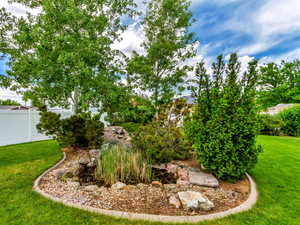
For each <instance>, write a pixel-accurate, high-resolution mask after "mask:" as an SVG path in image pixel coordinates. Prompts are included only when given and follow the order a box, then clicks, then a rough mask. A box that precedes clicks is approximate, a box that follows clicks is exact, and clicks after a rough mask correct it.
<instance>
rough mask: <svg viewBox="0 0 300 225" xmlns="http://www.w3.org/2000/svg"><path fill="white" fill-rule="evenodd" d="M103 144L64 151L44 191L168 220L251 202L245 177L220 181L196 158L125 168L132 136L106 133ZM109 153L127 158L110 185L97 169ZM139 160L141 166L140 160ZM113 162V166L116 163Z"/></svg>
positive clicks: (46, 178) (81, 202)
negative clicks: (248, 199)
mask: <svg viewBox="0 0 300 225" xmlns="http://www.w3.org/2000/svg"><path fill="white" fill-rule="evenodd" d="M104 143H105V144H103V145H102V148H101V149H92V150H84V149H80V150H78V149H77V150H74V149H72V148H65V149H64V152H65V155H66V157H65V160H64V161H63V162H62V163H61V164H60V165H59V166H58V167H57V168H55V169H53V170H52V171H50V172H49V173H47V174H45V175H44V176H43V177H42V179H41V180H40V184H39V187H40V189H41V190H43V191H44V192H46V193H47V194H49V195H51V196H53V197H57V198H59V199H61V200H63V201H65V202H68V203H75V204H79V205H82V206H90V207H94V208H99V209H108V210H116V211H124V212H132V213H143V214H157V215H169V216H183V215H203V214H211V213H214V212H220V211H225V210H228V209H230V208H234V207H236V206H238V205H240V204H241V203H243V202H244V201H245V200H246V199H247V198H248V195H249V192H250V186H249V181H248V179H247V178H245V179H243V180H241V181H238V182H235V183H229V182H224V181H219V180H218V179H216V178H215V176H214V175H212V174H211V173H208V172H207V171H205V170H204V169H203V168H201V166H200V165H199V163H198V162H197V161H196V160H193V159H189V160H172V161H171V162H168V163H161V164H152V165H147V166H148V168H147V167H144V166H143V165H142V164H140V165H128V166H127V167H126V166H124V165H122V164H124V161H122V160H128V159H129V158H126V154H124V152H126V151H129V150H128V146H130V145H131V137H130V136H129V134H128V132H127V131H126V130H124V129H123V128H122V127H116V126H115V127H107V128H105V129H104ZM112 143H113V144H112ZM124 146H126V147H124ZM109 151H113V152H112V153H113V154H114V155H119V154H121V156H120V157H124V158H123V159H119V161H117V162H116V163H118V166H117V167H116V168H110V169H111V170H113V169H115V171H114V172H115V173H116V174H117V176H115V177H114V176H113V174H109V176H110V177H109V178H107V180H109V182H107V180H106V181H104V180H103V177H104V175H103V173H104V172H103V171H102V176H101V174H100V173H101V172H100V171H99V170H100V168H101V169H107V168H106V167H104V166H103V165H101V163H102V161H101V160H109V159H108V158H107V156H108V155H109V154H110V153H109ZM120 151H124V152H123V153H120ZM111 156H112V155H111ZM127 157H132V156H127ZM133 157H139V156H137V155H134V156H133ZM130 160H132V158H130ZM139 160H141V161H143V159H142V158H139ZM104 163H105V162H104ZM109 163H111V164H110V165H109V166H112V167H113V164H114V162H112V161H109ZM141 165H142V168H141ZM122 166H123V167H122ZM134 166H135V167H136V168H135V169H136V170H137V173H139V174H135V175H136V176H134V175H131V176H132V177H129V176H128V174H126V172H125V170H126V169H127V170H129V169H130V167H134ZM139 166H140V168H138V167H139ZM118 170H119V171H118ZM120 170H124V172H121V171H120ZM143 173H144V174H143ZM146 173H148V174H146ZM118 175H120V176H119V177H118ZM122 176H123V177H122ZM126 176H128V177H126ZM119 180H121V181H122V182H121V181H119Z"/></svg>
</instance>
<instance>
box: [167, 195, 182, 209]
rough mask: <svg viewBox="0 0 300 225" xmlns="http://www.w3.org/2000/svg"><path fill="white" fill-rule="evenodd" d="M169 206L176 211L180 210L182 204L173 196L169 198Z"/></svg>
mask: <svg viewBox="0 0 300 225" xmlns="http://www.w3.org/2000/svg"><path fill="white" fill-rule="evenodd" d="M169 204H170V205H173V206H175V208H176V209H179V208H180V206H181V203H180V201H179V199H178V198H176V196H175V195H172V196H171V197H170V198H169Z"/></svg>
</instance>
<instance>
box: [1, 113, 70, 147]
mask: <svg viewBox="0 0 300 225" xmlns="http://www.w3.org/2000/svg"><path fill="white" fill-rule="evenodd" d="M55 112H56V113H59V114H61V115H62V116H61V117H62V118H66V117H69V116H71V114H72V112H71V111H62V110H56V111H55ZM39 118H40V116H39V112H38V111H36V110H0V146H4V145H11V144H19V143H25V142H32V141H42V140H48V139H51V137H47V136H45V135H42V134H40V133H38V131H37V129H36V125H37V124H38V122H39Z"/></svg>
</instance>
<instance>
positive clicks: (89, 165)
mask: <svg viewBox="0 0 300 225" xmlns="http://www.w3.org/2000/svg"><path fill="white" fill-rule="evenodd" d="M96 166H97V159H96V158H92V159H91V161H90V162H89V163H88V164H87V167H90V168H91V167H96Z"/></svg>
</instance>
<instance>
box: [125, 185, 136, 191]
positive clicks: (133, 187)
mask: <svg viewBox="0 0 300 225" xmlns="http://www.w3.org/2000/svg"><path fill="white" fill-rule="evenodd" d="M135 188H136V186H134V185H126V186H125V187H123V188H122V190H124V191H130V190H133V189H135Z"/></svg>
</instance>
